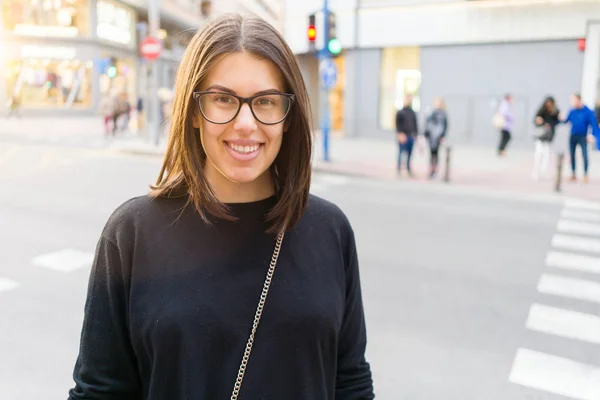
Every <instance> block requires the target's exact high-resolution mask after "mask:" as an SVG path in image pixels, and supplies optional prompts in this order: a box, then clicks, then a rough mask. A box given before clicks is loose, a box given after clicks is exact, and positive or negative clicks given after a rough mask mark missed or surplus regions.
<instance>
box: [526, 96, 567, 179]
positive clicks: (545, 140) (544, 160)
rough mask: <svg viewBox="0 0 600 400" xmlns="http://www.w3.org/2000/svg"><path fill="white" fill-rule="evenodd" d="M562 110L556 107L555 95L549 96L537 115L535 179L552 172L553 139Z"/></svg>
mask: <svg viewBox="0 0 600 400" xmlns="http://www.w3.org/2000/svg"><path fill="white" fill-rule="evenodd" d="M559 113H560V111H559V110H558V108H557V107H556V102H555V101H554V98H553V97H547V98H546V99H545V100H544V103H542V105H541V106H540V108H539V109H538V112H537V113H536V115H535V121H534V124H535V128H536V130H535V132H536V133H535V153H534V157H533V172H532V177H533V179H534V180H537V179H539V177H540V174H541V175H542V176H544V177H547V176H548V173H549V172H550V171H549V170H550V154H551V146H552V141H553V140H554V136H555V133H556V126H557V125H558V124H559V123H560V120H559V118H558V116H559Z"/></svg>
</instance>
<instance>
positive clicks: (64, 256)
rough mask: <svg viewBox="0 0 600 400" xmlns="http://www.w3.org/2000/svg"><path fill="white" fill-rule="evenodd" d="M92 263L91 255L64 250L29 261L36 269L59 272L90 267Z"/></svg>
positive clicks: (92, 256)
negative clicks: (41, 268)
mask: <svg viewBox="0 0 600 400" xmlns="http://www.w3.org/2000/svg"><path fill="white" fill-rule="evenodd" d="M93 261H94V255H93V254H92V253H86V252H83V251H79V250H73V249H64V250H60V251H56V252H53V253H48V254H42V255H40V256H37V257H35V258H34V259H33V260H31V263H32V264H33V265H35V266H38V267H43V268H49V269H53V270H55V271H60V272H71V271H75V270H77V269H80V268H86V267H90V266H91V265H92V262H93Z"/></svg>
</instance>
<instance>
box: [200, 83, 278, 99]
mask: <svg viewBox="0 0 600 400" xmlns="http://www.w3.org/2000/svg"><path fill="white" fill-rule="evenodd" d="M210 90H218V91H221V92H226V93H231V94H236V92H235V90H232V89H229V88H227V87H225V86H221V85H212V86H210V87H208V88H206V91H207V92H208V91H210ZM273 93H281V91H279V90H277V89H266V90H261V91H259V92H256V93H254V96H259V95H261V94H273Z"/></svg>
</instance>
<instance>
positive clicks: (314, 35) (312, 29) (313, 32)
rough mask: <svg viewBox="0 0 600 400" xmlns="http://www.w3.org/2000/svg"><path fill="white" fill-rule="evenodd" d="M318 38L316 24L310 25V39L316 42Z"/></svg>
mask: <svg viewBox="0 0 600 400" xmlns="http://www.w3.org/2000/svg"><path fill="white" fill-rule="evenodd" d="M316 39H317V28H315V27H314V25H311V26H309V27H308V40H310V41H311V42H314V41H315V40H316Z"/></svg>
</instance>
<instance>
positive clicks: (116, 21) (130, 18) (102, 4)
mask: <svg viewBox="0 0 600 400" xmlns="http://www.w3.org/2000/svg"><path fill="white" fill-rule="evenodd" d="M96 9H97V12H98V13H97V16H98V25H97V27H96V35H97V36H98V37H99V38H100V39H104V40H108V41H111V42H115V43H120V44H124V45H126V46H129V47H133V46H134V45H135V43H134V38H135V14H134V12H133V11H132V10H131V9H129V8H127V7H124V6H122V5H120V4H118V3H114V2H112V1H107V0H99V1H98V3H97V5H96Z"/></svg>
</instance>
